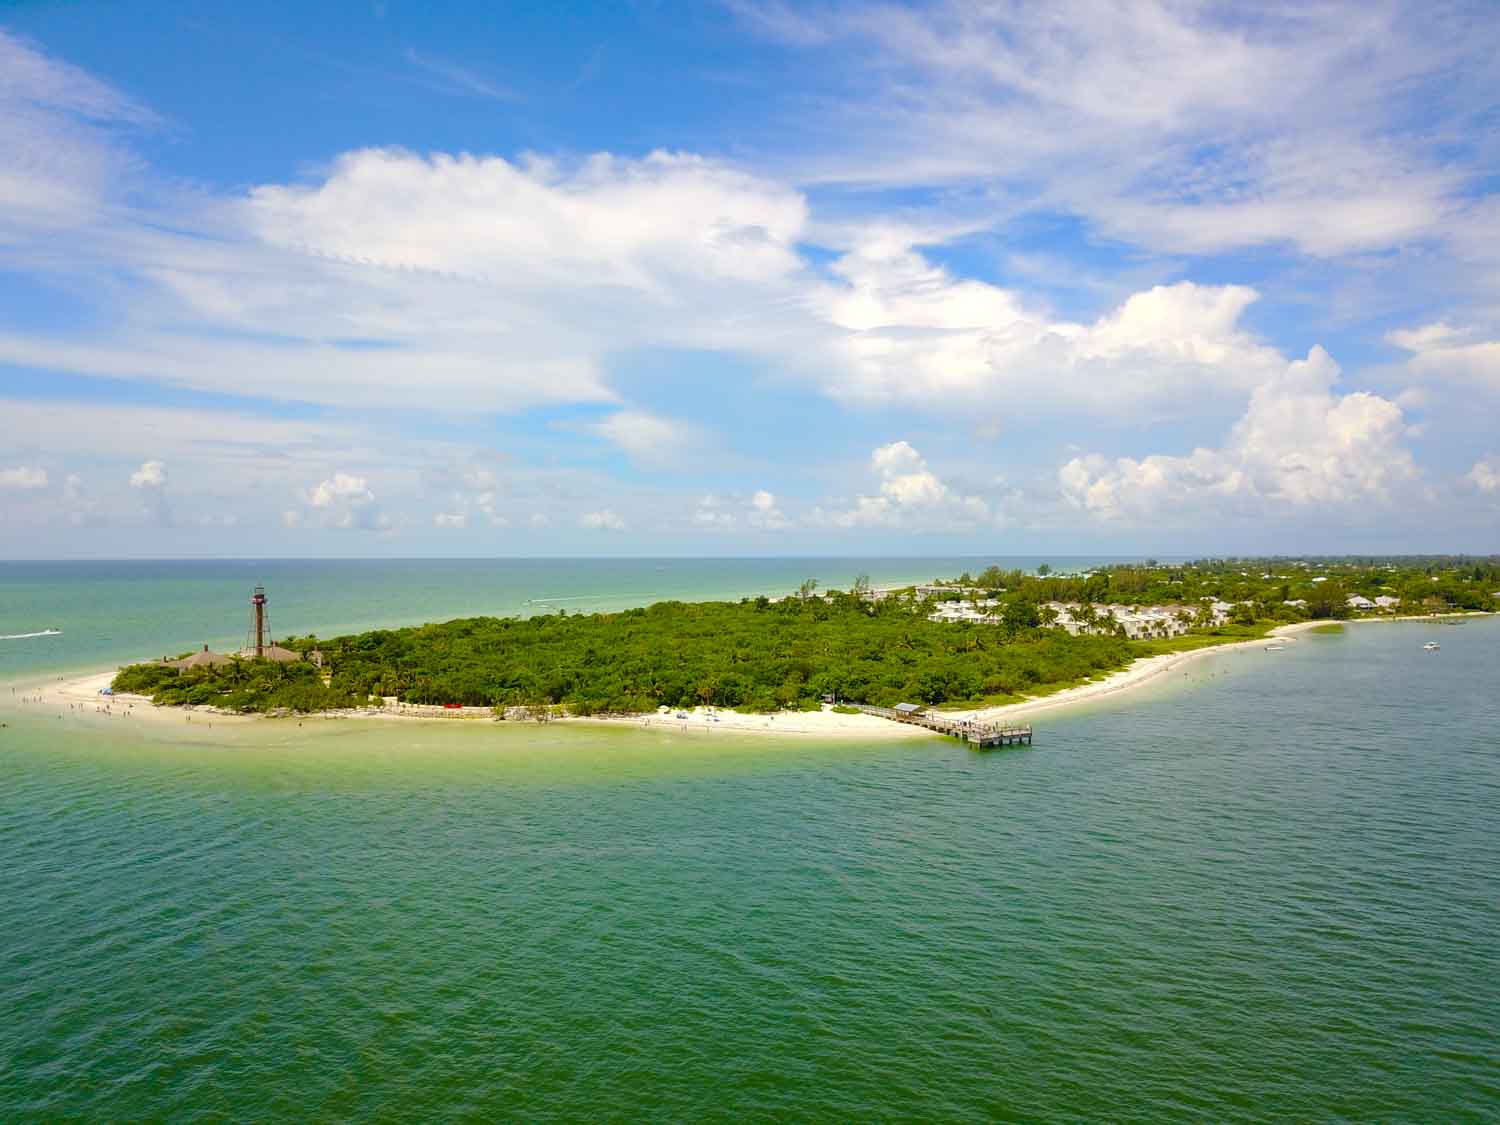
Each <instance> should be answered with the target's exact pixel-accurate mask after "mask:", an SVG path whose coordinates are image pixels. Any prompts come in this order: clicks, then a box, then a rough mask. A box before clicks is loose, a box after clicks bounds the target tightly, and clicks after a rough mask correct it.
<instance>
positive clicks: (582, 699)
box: [115, 594, 1135, 714]
mask: <svg viewBox="0 0 1500 1125" xmlns="http://www.w3.org/2000/svg"><path fill="white" fill-rule="evenodd" d="M287 643H288V644H289V645H293V646H297V647H310V646H311V641H310V639H308V640H303V641H298V640H296V639H292V640H290V641H288V642H287ZM319 643H320V645H321V648H322V650H323V652H324V654H325V657H326V658H327V661H328V671H329V673H330V677H329V683H328V685H327V686H326V687H325V686H323V684H322V682H321V680H320V679H319V678H318V677H317V674H316V671H315V670H314V669H313V668H312V667H311V665H297V664H293V665H280V666H267V665H260V664H256V663H254V662H250V663H248V664H245V665H239V666H231V667H221V668H202V669H194V670H191V671H188V672H184V673H181V674H179V673H177V672H175V671H174V670H172V669H170V668H165V667H163V666H161V665H134V666H132V667H130V668H127V669H125V670H123V671H122V672H121V673H120V676H119V677H118V678H117V679H116V681H115V686H116V689H117V690H121V691H140V692H145V693H150V694H152V695H153V698H155V699H156V700H157V701H158V702H162V703H184V702H185V703H215V702H217V703H219V704H220V705H223V706H229V707H234V708H236V709H251V710H267V709H270V708H274V707H293V708H296V709H300V710H317V709H321V708H326V707H336V706H347V705H349V704H350V702H351V701H363V700H364V698H365V697H366V696H370V695H374V696H396V697H398V698H399V699H401V700H402V701H404V702H408V703H460V704H467V705H484V706H496V705H501V706H504V705H535V704H539V703H545V704H562V705H564V706H566V707H567V708H568V710H569V711H571V712H573V713H574V714H592V713H596V712H636V711H647V710H652V709H654V708H656V707H658V706H661V705H666V706H694V705H697V704H711V705H714V706H721V707H737V708H741V709H747V710H753V711H771V710H775V709H778V708H783V707H799V706H807V705H816V704H817V703H818V702H819V701H820V700H821V698H822V697H823V696H825V695H831V696H836V697H837V698H839V699H840V700H854V701H858V702H869V703H880V704H890V703H896V702H899V701H901V700H918V701H922V702H926V703H941V702H945V701H950V700H969V699H976V698H980V697H984V696H1005V695H1015V694H1018V693H1021V692H1026V691H1030V690H1032V689H1034V688H1037V687H1039V686H1041V685H1046V684H1048V683H1055V682H1061V681H1068V682H1072V681H1077V680H1080V679H1084V678H1087V677H1089V676H1091V675H1093V674H1095V673H1097V672H1100V671H1105V670H1109V669H1114V668H1119V667H1122V666H1123V665H1125V664H1127V663H1129V661H1130V660H1131V659H1132V657H1133V656H1134V655H1135V654H1134V653H1133V651H1132V649H1131V646H1130V644H1129V643H1128V642H1126V641H1124V640H1122V639H1120V638H1117V637H1071V636H1069V635H1067V634H1066V633H1063V632H1060V631H1056V630H1043V629H1036V628H1027V627H1012V628H1006V627H1004V626H968V625H952V624H938V623H934V622H931V621H928V620H927V619H926V618H925V617H924V616H922V615H921V614H919V613H914V612H912V610H911V609H910V608H908V607H906V606H904V605H901V604H898V603H895V602H888V603H883V604H881V605H878V606H876V605H871V604H869V603H866V602H863V601H861V600H860V599H858V598H857V597H855V596H852V595H848V594H837V595H834V596H832V597H830V598H828V599H824V598H807V599H802V598H796V599H788V600H786V601H782V602H770V601H768V600H767V599H765V598H760V599H757V600H755V601H745V602H740V603H727V602H705V603H696V604H691V605H689V604H684V603H681V602H663V603H660V604H658V605H654V606H651V607H650V608H649V609H636V610H629V611H626V612H624V613H610V614H595V615H591V616H573V617H569V616H562V615H558V616H547V617H532V618H525V619H515V618H504V619H502V618H493V617H477V618H468V619H463V620H458V621H449V622H446V623H444V624H441V625H424V626H421V627H419V628H411V629H378V630H374V631H372V632H368V633H361V634H359V635H358V636H352V637H340V638H337V639H335V640H332V641H322V642H319ZM246 669H248V672H247V671H246ZM278 669H284V671H281V672H279V673H278ZM278 674H279V675H281V676H282V677H284V679H277V676H278ZM236 677H239V678H238V679H236Z"/></svg>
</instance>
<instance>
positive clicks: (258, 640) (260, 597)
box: [250, 586, 266, 660]
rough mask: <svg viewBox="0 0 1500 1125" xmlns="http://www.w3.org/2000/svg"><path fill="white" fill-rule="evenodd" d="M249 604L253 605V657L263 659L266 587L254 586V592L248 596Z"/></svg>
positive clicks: (264, 649) (264, 648) (264, 650)
mask: <svg viewBox="0 0 1500 1125" xmlns="http://www.w3.org/2000/svg"><path fill="white" fill-rule="evenodd" d="M250 604H251V605H252V606H254V607H255V659H257V660H263V659H264V658H265V655H266V588H265V587H264V586H257V587H255V593H254V594H252V595H251V596H250Z"/></svg>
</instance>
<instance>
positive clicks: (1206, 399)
mask: <svg viewBox="0 0 1500 1125" xmlns="http://www.w3.org/2000/svg"><path fill="white" fill-rule="evenodd" d="M1496 57H1500V20H1497V19H1496V18H1495V9H1494V7H1493V5H1492V4H1491V3H1488V2H1479V3H1472V4H1462V3H1460V4H1446V3H1441V2H1437V3H1434V2H1426V3H1382V2H1379V0H1374V2H1371V0H1361V2H1358V3H1341V2H1328V3H1320V2H1316V0H1314V2H1311V3H1309V2H1305V0H1304V2H1297V3H1279V2H1276V0H1269V2H1267V3H1260V4H1255V5H1244V4H1205V3H1195V2H1190V0H1188V2H1158V0H1141V2H1136V3H1115V2H1105V0H1098V2H1094V0H1062V2H1059V0H1053V2H1038V3H1031V2H1023V0H983V2H980V0H975V2H972V3H958V2H952V3H941V2H939V3H931V4H917V3H880V4H874V3H864V4H856V3H842V2H836V0H835V2H821V0H807V2H802V3H797V4H790V3H781V2H778V0H721V2H712V0H698V2H692V3H676V2H673V0H657V2H651V0H635V2H624V0H617V2H613V3H600V4H586V3H570V4H565V5H558V4H548V3H524V4H523V3H486V4H478V3H470V4H460V3H441V2H435V0H424V2H422V3H415V2H405V0H381V2H378V3H319V2H317V0H299V2H297V3H283V2H276V0H271V2H266V3H259V4H254V5H247V4H243V3H238V2H236V3H228V2H223V0H202V2H200V3H195V4H193V5H190V6H177V5H164V4H160V3H142V2H139V0H112V2H110V3H102V2H91V0H67V2H36V3H26V2H21V3H16V2H11V3H7V4H3V5H0V154H3V158H0V557H6V558H88V557H109V558H114V557H245V556H273V557H312V556H365V555H370V556H428V555H452V556H506V555H529V556H564V555H780V554H791V555H800V554H828V555H851V554H870V555H891V554H910V555H935V554H974V555H1006V554H1011V555H1021V554H1045V553H1057V554H1095V553H1100V552H1104V553H1120V554H1163V555H1173V554H1214V555H1222V554H1264V553H1317V552H1360V553H1382V552H1385V553H1400V552H1431V551H1471V552H1493V551H1497V550H1500V535H1497V528H1500V194H1497V187H1500V82H1497V81H1496V79H1495V72H1494V61H1493V60H1494V59H1495V58H1496Z"/></svg>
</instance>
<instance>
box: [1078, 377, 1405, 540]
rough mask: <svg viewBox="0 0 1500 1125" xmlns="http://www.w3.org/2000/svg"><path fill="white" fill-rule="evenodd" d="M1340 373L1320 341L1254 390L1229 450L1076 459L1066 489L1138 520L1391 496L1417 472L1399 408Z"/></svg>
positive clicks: (1100, 508)
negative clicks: (1355, 387) (1342, 382)
mask: <svg viewBox="0 0 1500 1125" xmlns="http://www.w3.org/2000/svg"><path fill="white" fill-rule="evenodd" d="M1338 378H1339V368H1338V365H1337V364H1336V363H1334V361H1333V359H1332V358H1331V357H1330V356H1329V355H1328V353H1327V352H1325V351H1323V350H1322V349H1321V348H1314V349H1313V350H1312V352H1311V353H1309V355H1308V357H1307V359H1305V360H1298V361H1296V362H1294V363H1290V364H1288V365H1287V366H1286V368H1285V370H1284V371H1283V372H1282V373H1281V374H1280V375H1279V376H1278V377H1277V378H1275V379H1273V380H1270V381H1268V382H1267V383H1266V384H1264V385H1263V386H1261V387H1259V388H1257V389H1256V391H1255V393H1254V394H1253V395H1252V396H1251V398H1250V404H1249V407H1248V408H1247V410H1246V412H1245V415H1244V416H1243V417H1242V418H1241V419H1240V420H1239V422H1238V423H1236V425H1235V427H1234V429H1233V431H1232V432H1231V434H1230V437H1229V441H1228V443H1227V444H1226V445H1225V446H1224V447H1223V448H1221V449H1205V448H1198V449H1195V450H1194V451H1193V452H1192V453H1191V454H1188V455H1186V456H1173V455H1164V454H1155V455H1152V456H1148V457H1145V458H1142V459H1139V460H1137V459H1134V458H1130V457H1120V458H1116V459H1114V460H1112V461H1111V460H1108V459H1106V458H1104V457H1101V456H1098V455H1097V454H1094V455H1089V456H1085V457H1075V458H1073V459H1072V460H1071V461H1069V462H1068V463H1067V464H1065V465H1064V466H1063V467H1062V468H1061V469H1060V470H1059V473H1058V484H1059V486H1060V489H1061V492H1062V495H1063V497H1064V499H1065V500H1066V501H1067V502H1068V503H1069V504H1070V505H1071V506H1073V507H1075V508H1078V509H1082V510H1084V511H1086V512H1088V513H1090V514H1091V515H1094V516H1097V517H1100V518H1104V519H1138V520H1139V519H1147V518H1152V517H1158V516H1166V517H1168V518H1169V519H1170V518H1176V517H1179V516H1181V517H1188V516H1192V517H1193V518H1201V516H1202V515H1203V514H1204V513H1205V512H1206V511H1212V512H1214V513H1216V514H1218V515H1221V516H1223V515H1229V514H1240V515H1246V516H1255V515H1264V514H1267V513H1268V512H1270V511H1272V510H1275V509H1278V508H1279V509H1288V508H1290V509H1298V508H1303V509H1306V508H1320V509H1323V510H1334V509H1338V508H1340V507H1343V506H1347V505H1353V504H1371V503H1377V504H1378V503H1382V502H1385V501H1388V500H1389V499H1390V498H1391V494H1392V490H1393V489H1394V488H1395V487H1397V486H1399V485H1401V484H1403V483H1405V482H1408V481H1411V480H1412V479H1414V478H1415V477H1416V476H1417V470H1416V466H1415V464H1414V463H1413V461H1412V457H1411V454H1410V452H1409V451H1408V450H1407V449H1406V448H1404V447H1403V446H1402V444H1401V440H1402V438H1403V437H1404V436H1405V435H1406V432H1407V428H1406V426H1405V424H1404V420H1403V418H1402V414H1401V409H1400V407H1398V406H1397V405H1396V404H1395V403H1393V402H1390V401H1388V400H1386V399H1384V398H1381V397H1379V396H1377V395H1372V394H1368V393H1366V392H1362V391H1356V392H1354V393H1351V394H1346V395H1338V394H1335V393H1334V391H1333V387H1334V385H1335V383H1336V382H1337V380H1338Z"/></svg>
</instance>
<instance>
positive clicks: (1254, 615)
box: [946, 556, 1500, 624]
mask: <svg viewBox="0 0 1500 1125" xmlns="http://www.w3.org/2000/svg"><path fill="white" fill-rule="evenodd" d="M946 581H948V582H950V583H952V584H953V585H954V586H956V587H970V588H978V589H982V590H986V591H995V592H997V593H999V594H1000V596H1001V597H1002V598H1005V599H1010V598H1021V599H1025V600H1029V601H1033V602H1047V601H1060V602H1087V603H1091V604H1104V605H1169V604H1174V603H1189V604H1192V603H1197V602H1200V601H1202V600H1204V599H1206V598H1214V599H1221V600H1223V601H1228V602H1235V603H1241V602H1247V603H1250V604H1249V605H1248V606H1247V607H1246V612H1245V613H1244V614H1243V615H1242V618H1241V620H1240V624H1251V623H1252V622H1254V621H1264V620H1272V621H1297V620H1302V619H1305V618H1308V617H1313V618H1347V617H1352V616H1358V614H1357V613H1356V612H1354V611H1351V610H1350V609H1349V607H1348V599H1349V597H1350V596H1351V595H1354V594H1359V595H1362V596H1364V597H1366V598H1369V599H1370V600H1372V601H1373V600H1374V599H1375V598H1377V597H1380V596H1382V595H1385V596H1390V597H1398V598H1400V599H1401V612H1403V613H1441V612H1445V611H1450V610H1492V609H1495V608H1496V598H1495V593H1496V591H1500V558H1496V557H1493V556H1487V557H1484V558H1471V557H1467V556H1422V557H1398V558H1299V559H1293V558H1256V559H1233V558H1231V559H1199V560H1196V561H1193V562H1188V563H1158V562H1156V561H1155V560H1150V561H1148V562H1145V563H1142V564H1140V565H1116V566H1103V567H1097V568H1095V569H1093V570H1091V571H1089V572H1088V573H1085V574H1072V575H1066V574H1053V573H1052V572H1051V568H1050V567H1038V568H1037V573H1036V574H1027V573H1025V572H1023V571H1019V570H1002V569H1000V568H999V567H995V566H991V567H988V568H986V569H984V570H982V571H980V572H979V573H977V574H973V575H970V574H963V575H960V576H958V577H957V578H950V579H947V580H946ZM951 596H952V597H959V596H961V595H960V594H959V593H958V592H957V591H956V590H955V592H954V593H953V594H952V595H951ZM1289 602H1306V603H1307V604H1306V606H1297V605H1289V604H1288V603H1289Z"/></svg>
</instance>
